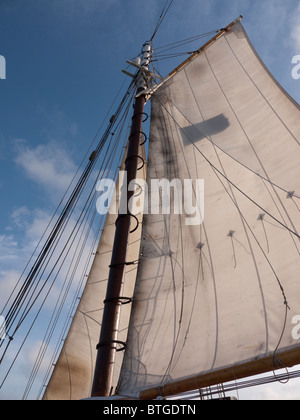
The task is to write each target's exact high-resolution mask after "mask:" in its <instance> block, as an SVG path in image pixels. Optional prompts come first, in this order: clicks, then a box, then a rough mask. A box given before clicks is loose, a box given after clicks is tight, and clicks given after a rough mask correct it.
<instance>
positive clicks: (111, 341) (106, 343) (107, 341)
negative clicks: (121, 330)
mask: <svg viewBox="0 0 300 420" xmlns="http://www.w3.org/2000/svg"><path fill="white" fill-rule="evenodd" d="M110 344H119V345H120V346H122V347H121V348H119V349H117V350H116V351H117V352H119V351H124V350H125V348H126V343H124V341H119V340H105V341H100V343H98V344H97V346H96V350H99V349H100V347H103V346H109V345H110Z"/></svg>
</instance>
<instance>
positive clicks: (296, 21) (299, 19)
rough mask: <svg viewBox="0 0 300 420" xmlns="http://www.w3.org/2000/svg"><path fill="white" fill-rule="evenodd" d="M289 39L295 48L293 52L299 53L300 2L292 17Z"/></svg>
mask: <svg viewBox="0 0 300 420" xmlns="http://www.w3.org/2000/svg"><path fill="white" fill-rule="evenodd" d="M291 41H292V44H293V47H294V48H295V54H296V53H297V54H300V2H299V4H298V8H297V10H296V12H295V14H294V16H293V18H292V31H291Z"/></svg>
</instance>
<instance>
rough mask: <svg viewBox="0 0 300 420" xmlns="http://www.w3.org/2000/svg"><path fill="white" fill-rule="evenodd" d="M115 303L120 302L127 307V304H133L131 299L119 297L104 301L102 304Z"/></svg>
mask: <svg viewBox="0 0 300 420" xmlns="http://www.w3.org/2000/svg"><path fill="white" fill-rule="evenodd" d="M115 301H117V302H120V303H121V305H129V303H132V302H133V299H132V298H130V297H125V296H119V297H114V298H110V299H105V300H104V301H103V303H104V304H106V303H110V302H115Z"/></svg>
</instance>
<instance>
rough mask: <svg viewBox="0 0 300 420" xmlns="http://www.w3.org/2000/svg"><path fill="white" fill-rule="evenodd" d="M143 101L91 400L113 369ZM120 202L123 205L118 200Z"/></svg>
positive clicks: (137, 111) (140, 81)
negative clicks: (130, 187)
mask: <svg viewBox="0 0 300 420" xmlns="http://www.w3.org/2000/svg"><path fill="white" fill-rule="evenodd" d="M151 50H152V49H151V44H150V43H149V42H147V43H145V44H144V45H143V50H142V53H143V57H142V62H141V66H138V65H137V67H139V68H140V70H139V71H138V73H137V76H136V80H137V82H136V84H137V92H136V93H137V94H138V93H140V92H142V91H144V90H145V89H146V88H147V87H148V86H147V77H145V76H147V74H148V71H149V62H150V55H151ZM145 102H146V97H145V96H144V95H141V96H139V97H137V98H136V101H135V105H134V113H133V117H132V127H131V134H130V137H129V145H128V153H127V159H126V167H125V171H126V173H127V188H126V191H124V189H123V193H124V192H125V193H126V194H127V212H126V214H122V215H119V217H118V219H117V222H116V232H115V239H114V246H113V252H112V259H111V265H110V273H109V278H108V284H107V293H106V299H105V306H104V311H103V320H102V327H101V333H100V341H99V344H98V346H97V350H98V353H97V359H96V367H95V372H94V381H93V388H92V397H107V396H109V395H110V393H111V387H112V380H113V369H114V363H115V357H116V352H117V345H118V344H119V341H118V330H119V319H120V309H121V305H122V289H123V274H124V268H125V263H126V253H127V244H128V237H129V233H130V222H131V214H130V211H129V209H128V204H129V201H130V199H131V198H132V196H133V194H134V192H133V191H128V186H129V184H130V182H131V181H132V180H134V179H136V173H137V165H138V155H139V146H140V138H141V133H142V124H143V115H144V106H145ZM121 202H123V200H122V198H121Z"/></svg>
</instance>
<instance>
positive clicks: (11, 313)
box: [6, 84, 133, 326]
mask: <svg viewBox="0 0 300 420" xmlns="http://www.w3.org/2000/svg"><path fill="white" fill-rule="evenodd" d="M132 86H133V84H132ZM127 98H128V92H127V94H126V95H125V97H124V99H125V100H127ZM124 99H123V101H122V103H121V105H120V106H119V108H118V110H117V113H116V114H119V113H120V111H121V109H122V107H123V105H124V102H125V101H124ZM113 124H114V121H113V122H111V123H110V125H109V127H108V129H107V130H106V133H105V135H104V137H103V138H102V139H101V141H100V143H99V145H98V148H97V151H98V154H99V153H100V150H101V149H102V147H103V145H104V143H105V141H106V139H107V137H108V134H109V132H110V130H111V128H112V126H113ZM94 164H95V160H93V161H92V162H89V164H88V166H87V168H86V170H85V172H84V173H83V175H82V176H81V178H80V180H79V182H78V184H77V186H76V188H75V190H74V192H73V194H72V195H71V197H70V198H69V200H68V203H67V204H66V207H65V210H64V212H63V214H62V216H61V217H60V219H59V220H58V221H57V223H56V225H55V226H54V228H53V230H52V233H51V235H50V237H49V240H48V241H47V242H46V244H45V245H44V247H43V249H42V251H41V252H40V254H39V257H38V258H37V263H35V266H33V268H32V269H31V271H30V273H29V274H28V276H27V280H26V281H25V283H24V285H23V286H22V288H21V290H20V291H19V293H18V295H17V297H16V298H15V300H14V303H13V306H12V309H11V310H10V311H9V313H8V315H7V316H6V320H7V326H8V325H9V324H10V322H11V321H12V319H15V318H13V317H15V316H16V312H15V311H16V309H14V308H17V307H18V306H19V305H20V304H21V302H22V300H24V299H25V298H26V293H27V295H28V292H27V289H28V287H29V285H30V283H31V282H32V280H33V279H34V277H35V275H36V274H37V273H38V271H39V267H40V265H41V264H42V263H43V260H44V258H45V257H46V255H47V253H48V251H49V250H50V249H51V247H52V245H53V243H54V240H55V237H56V236H57V234H58V233H59V231H60V229H61V228H62V226H63V223H64V221H65V219H66V217H67V216H68V215H69V213H70V211H71V210H72V208H73V204H75V203H76V202H77V201H78V194H79V193H80V191H81V190H82V188H83V186H84V185H85V184H86V181H87V177H88V175H89V174H90V172H91V169H92V168H93V166H94ZM30 287H32V286H30ZM29 290H30V288H29Z"/></svg>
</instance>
